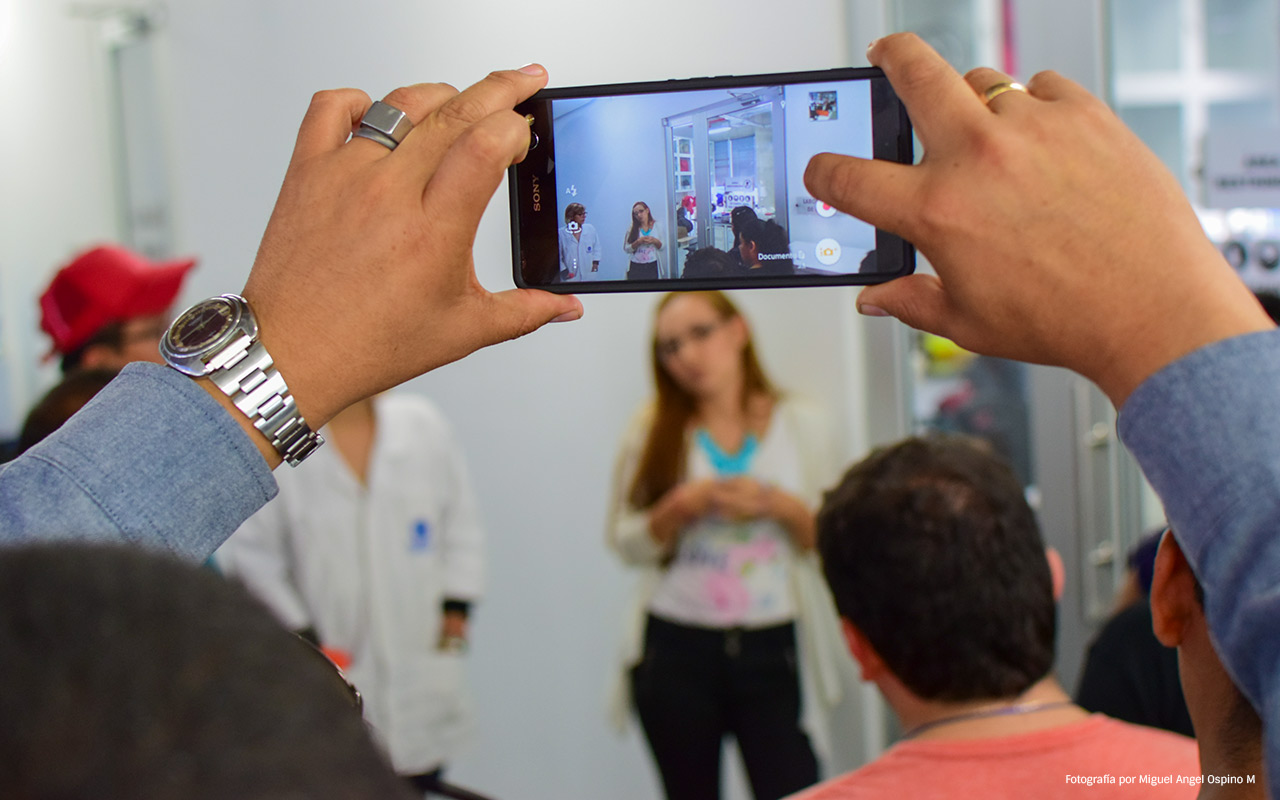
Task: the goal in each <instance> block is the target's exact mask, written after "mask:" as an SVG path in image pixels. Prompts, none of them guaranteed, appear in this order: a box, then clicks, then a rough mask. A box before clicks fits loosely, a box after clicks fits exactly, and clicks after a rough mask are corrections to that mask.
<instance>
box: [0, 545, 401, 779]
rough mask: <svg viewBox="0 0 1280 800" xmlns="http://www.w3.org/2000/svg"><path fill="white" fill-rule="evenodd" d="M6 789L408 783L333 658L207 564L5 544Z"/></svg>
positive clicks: (0, 739) (0, 610)
mask: <svg viewBox="0 0 1280 800" xmlns="http://www.w3.org/2000/svg"><path fill="white" fill-rule="evenodd" d="M0 683H3V686H4V690H3V691H0V719H3V720H4V725H0V765H3V766H0V796H3V797H32V798H35V797H46V798H52V797H58V798H65V800H90V798H92V800H126V799H127V800H133V799H134V798H161V797H182V798H187V800H215V799H216V800H224V799H225V798H231V797H234V798H237V800H276V799H277V798H282V797H307V798H333V800H338V798H353V797H383V798H388V799H389V800H394V799H395V798H408V797H412V793H411V792H409V791H408V790H407V789H406V787H405V786H404V785H403V784H402V783H401V782H400V781H399V780H397V778H396V776H395V774H394V773H393V772H392V770H391V768H390V766H389V765H388V764H387V763H386V760H385V758H384V757H383V755H382V754H381V753H380V752H379V750H378V748H377V747H376V746H375V745H374V743H373V741H372V740H371V739H370V737H369V732H368V730H367V728H366V727H365V725H364V724H363V722H362V720H361V719H360V714H359V712H358V711H357V710H356V707H355V703H354V698H353V696H352V695H351V694H350V693H349V691H348V690H347V688H346V686H345V684H344V683H343V682H342V681H341V680H340V677H339V676H338V673H337V672H336V671H335V670H333V668H332V666H331V665H328V664H326V663H324V661H323V660H322V659H320V658H318V657H317V656H315V655H314V652H312V651H311V649H310V648H309V647H308V645H306V644H305V643H303V642H300V641H298V639H297V637H295V636H293V635H291V634H290V633H289V632H288V631H286V630H284V629H283V628H281V627H280V625H279V623H277V622H276V621H275V620H274V619H272V617H271V615H270V614H269V613H268V612H267V610H266V609H265V608H263V607H262V605H261V604H260V603H258V602H257V601H256V600H254V599H253V598H252V597H250V596H249V595H248V594H247V593H246V592H245V591H243V590H242V589H240V588H239V587H237V586H233V585H231V584H228V583H227V582H226V581H224V580H222V579H220V578H219V577H218V576H216V575H214V574H213V573H211V572H208V571H207V570H202V569H199V568H197V567H194V566H192V565H188V564H183V563H180V562H178V561H175V560H173V559H171V558H169V557H166V556H162V555H157V554H153V553H147V552H145V551H142V550H138V549H135V548H125V547H116V546H102V545H86V544H56V545H39V546H34V547H20V548H6V549H0Z"/></svg>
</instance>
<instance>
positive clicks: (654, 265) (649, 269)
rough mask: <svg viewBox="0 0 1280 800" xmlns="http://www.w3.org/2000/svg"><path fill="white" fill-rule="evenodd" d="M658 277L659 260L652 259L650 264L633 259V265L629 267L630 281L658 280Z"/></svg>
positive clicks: (628, 275) (628, 278) (628, 277)
mask: <svg viewBox="0 0 1280 800" xmlns="http://www.w3.org/2000/svg"><path fill="white" fill-rule="evenodd" d="M657 279H658V262H656V261H651V262H649V263H648V264H641V263H640V262H638V261H632V262H631V266H630V267H628V268H627V280H629V281H656V280H657Z"/></svg>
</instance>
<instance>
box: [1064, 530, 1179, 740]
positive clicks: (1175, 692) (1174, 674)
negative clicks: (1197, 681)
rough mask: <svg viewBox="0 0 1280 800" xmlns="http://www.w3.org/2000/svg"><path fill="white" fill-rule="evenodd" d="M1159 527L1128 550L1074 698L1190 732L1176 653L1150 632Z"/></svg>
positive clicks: (1105, 711)
mask: <svg viewBox="0 0 1280 800" xmlns="http://www.w3.org/2000/svg"><path fill="white" fill-rule="evenodd" d="M1164 530H1165V529H1164V528H1161V529H1159V530H1157V531H1154V532H1152V533H1149V534H1147V535H1146V536H1145V537H1143V539H1142V541H1141V542H1139V543H1138V544H1137V545H1135V546H1134V548H1133V550H1131V551H1130V552H1129V559H1128V562H1129V572H1128V578H1127V579H1126V581H1125V584H1124V586H1123V587H1122V588H1121V591H1120V595H1119V597H1118V598H1117V599H1116V609H1117V610H1116V612H1115V614H1114V615H1112V617H1111V619H1109V620H1108V621H1107V624H1106V625H1105V626H1103V628H1102V630H1101V631H1099V632H1098V635H1097V637H1096V638H1095V639H1094V640H1093V642H1092V643H1091V644H1090V645H1089V653H1088V655H1087V656H1086V658H1085V662H1084V670H1083V671H1082V672H1081V674H1080V688H1079V689H1077V690H1076V702H1078V703H1079V704H1080V705H1081V707H1083V708H1086V709H1088V710H1090V711H1098V712H1101V713H1103V714H1106V715H1107V716H1109V717H1115V718H1116V719H1122V720H1125V721H1126V722H1136V723H1138V724H1139V725H1150V726H1151V727H1153V728H1164V729H1165V730H1169V731H1175V732H1177V733H1181V734H1183V735H1184V736H1194V735H1195V732H1194V731H1193V730H1192V726H1191V715H1190V714H1189V713H1188V712H1187V702H1186V700H1185V699H1183V695H1182V683H1181V682H1180V680H1179V677H1178V651H1177V650H1176V649H1174V648H1173V647H1166V646H1165V645H1163V644H1161V643H1160V641H1159V640H1158V639H1156V635H1155V633H1154V632H1153V631H1152V617H1151V603H1150V597H1151V578H1152V572H1153V570H1154V569H1155V562H1156V551H1157V550H1158V549H1159V547H1160V538H1161V536H1162V535H1163V534H1164Z"/></svg>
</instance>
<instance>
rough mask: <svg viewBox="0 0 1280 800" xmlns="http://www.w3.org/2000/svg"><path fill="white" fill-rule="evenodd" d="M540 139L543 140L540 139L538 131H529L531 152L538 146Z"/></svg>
mask: <svg viewBox="0 0 1280 800" xmlns="http://www.w3.org/2000/svg"><path fill="white" fill-rule="evenodd" d="M539 141H541V140H540V139H538V132H537V131H529V152H533V150H534V148H536V147H537V146H538V142H539Z"/></svg>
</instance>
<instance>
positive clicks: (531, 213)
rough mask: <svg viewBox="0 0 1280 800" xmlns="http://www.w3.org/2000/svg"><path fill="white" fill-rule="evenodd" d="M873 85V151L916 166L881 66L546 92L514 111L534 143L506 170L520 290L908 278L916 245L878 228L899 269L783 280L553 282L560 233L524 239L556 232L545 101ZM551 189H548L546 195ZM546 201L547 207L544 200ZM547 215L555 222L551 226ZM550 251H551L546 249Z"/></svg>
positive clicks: (906, 126) (905, 122) (906, 124)
mask: <svg viewBox="0 0 1280 800" xmlns="http://www.w3.org/2000/svg"><path fill="white" fill-rule="evenodd" d="M850 80H869V81H871V82H872V84H871V117H872V120H871V128H872V152H873V156H874V157H875V158H877V159H884V160H887V161H894V162H897V163H903V164H910V163H911V162H912V161H913V159H914V157H915V154H914V140H913V137H912V130H911V120H910V119H909V118H908V117H907V111H906V108H905V107H904V106H903V105H902V102H901V101H900V100H899V99H898V96H897V94H896V93H895V92H894V91H893V87H892V86H890V85H889V81H888V79H887V78H885V76H884V72H883V71H882V70H881V69H879V68H878V67H845V68H838V69H830V70H813V71H806V72H778V73H767V74H760V75H721V76H716V77H704V78H688V79H680V80H668V81H646V82H640V83H619V84H596V85H591V86H566V87H559V88H549V89H543V90H542V91H540V92H538V93H537V94H535V95H533V96H532V97H530V98H529V99H528V100H526V101H524V102H523V103H520V104H519V105H517V106H516V107H515V110H516V113H518V114H521V115H522V116H525V115H528V116H530V117H531V122H530V135H531V142H532V143H533V144H532V146H531V147H530V150H529V154H528V155H527V156H526V157H525V159H524V160H523V161H521V162H520V163H519V164H514V165H512V166H511V168H510V170H509V171H508V180H507V184H508V189H509V193H510V210H511V258H512V274H513V277H514V279H515V284H516V286H518V287H520V288H522V289H542V290H544V291H549V292H555V293H557V294H586V293H593V294H594V293H599V292H652V291H697V290H703V289H765V288H780V287H788V286H867V285H871V284H877V283H884V282H886V281H890V280H893V279H895V278H899V277H902V276H903V275H909V274H911V273H912V272H914V271H915V248H914V247H913V246H912V245H911V243H910V242H907V241H906V240H904V239H902V238H901V237H899V236H897V235H895V234H892V233H889V232H888V231H885V230H882V229H880V228H876V249H875V251H874V252H875V253H876V257H877V259H880V258H881V254H884V255H885V256H887V257H889V258H892V259H893V260H894V263H896V264H899V265H900V268H899V269H897V270H893V271H888V272H880V271H877V272H869V273H860V272H855V273H850V274H847V275H785V276H759V277H756V276H733V277H728V278H678V279H672V278H665V279H664V278H659V279H657V280H642V281H630V280H621V281H619V280H612V281H596V282H592V281H582V282H578V283H559V282H554V279H555V276H556V275H557V274H558V273H559V265H560V255H559V240H558V237H557V236H551V237H541V238H542V239H544V241H538V240H537V239H533V240H525V239H523V238H522V236H521V229H522V228H523V227H528V228H534V227H537V228H538V229H540V230H552V231H558V230H559V227H560V221H559V219H558V204H557V202H556V200H557V197H558V195H557V194H556V190H555V181H554V175H550V176H548V173H551V172H553V168H552V167H548V166H542V168H541V169H539V166H540V165H547V164H548V161H551V160H553V156H554V147H555V134H554V130H553V129H552V126H551V118H550V115H549V114H546V113H539V112H541V111H542V110H543V104H544V103H547V102H549V101H551V100H563V99H570V98H579V97H615V96H619V95H629V94H652V93H659V92H676V91H699V90H705V89H723V88H733V87H738V86H760V85H778V84H791V83H820V82H824V81H850ZM535 189H536V191H535ZM548 189H549V191H548ZM543 198H546V202H544V201H543ZM548 215H549V221H548ZM544 251H545V252H544ZM531 264H533V265H534V266H535V267H537V266H540V265H546V266H543V267H541V269H542V272H543V273H545V274H546V275H547V276H548V280H547V281H546V282H542V281H539V280H528V277H534V278H537V277H539V276H537V275H532V273H531V267H530V265H531Z"/></svg>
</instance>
